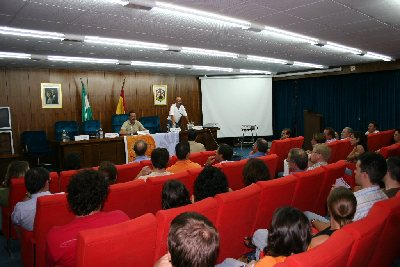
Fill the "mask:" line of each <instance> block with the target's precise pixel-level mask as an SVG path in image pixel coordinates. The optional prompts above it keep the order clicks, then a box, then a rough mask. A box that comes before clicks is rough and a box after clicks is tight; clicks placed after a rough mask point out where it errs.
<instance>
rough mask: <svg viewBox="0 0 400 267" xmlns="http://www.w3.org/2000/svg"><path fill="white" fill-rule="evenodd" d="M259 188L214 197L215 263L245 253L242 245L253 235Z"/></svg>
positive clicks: (255, 186) (247, 188)
mask: <svg viewBox="0 0 400 267" xmlns="http://www.w3.org/2000/svg"><path fill="white" fill-rule="evenodd" d="M260 192H261V188H260V187H259V186H258V185H257V184H252V185H249V186H247V187H245V188H243V189H240V190H237V191H233V192H228V193H223V194H219V195H216V196H215V199H216V200H217V202H218V206H219V209H218V215H217V229H218V232H219V234H220V250H219V256H218V260H217V262H221V261H223V260H224V259H225V258H228V257H230V258H239V257H240V256H241V255H242V254H243V253H245V252H247V251H248V250H247V248H246V247H245V246H244V245H243V240H244V238H245V237H246V236H250V235H251V234H252V233H253V229H254V223H255V219H256V212H255V207H257V205H258V203H259V201H260Z"/></svg>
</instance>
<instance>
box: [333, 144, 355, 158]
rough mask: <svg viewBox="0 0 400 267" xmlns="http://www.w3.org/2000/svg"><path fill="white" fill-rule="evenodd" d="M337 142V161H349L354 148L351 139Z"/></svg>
mask: <svg viewBox="0 0 400 267" xmlns="http://www.w3.org/2000/svg"><path fill="white" fill-rule="evenodd" d="M337 142H338V148H337V150H336V161H339V160H345V159H347V156H348V155H349V154H350V152H351V151H352V149H353V146H352V145H351V143H350V139H344V140H340V141H337Z"/></svg>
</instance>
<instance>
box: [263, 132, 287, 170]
mask: <svg viewBox="0 0 400 267" xmlns="http://www.w3.org/2000/svg"><path fill="white" fill-rule="evenodd" d="M290 147H291V141H290V139H289V138H287V139H284V140H274V141H272V145H271V149H270V151H269V153H268V154H269V155H271V154H276V155H278V157H279V161H278V168H277V170H276V171H277V172H282V171H283V161H284V160H285V159H286V158H287V156H288V153H289V150H290Z"/></svg>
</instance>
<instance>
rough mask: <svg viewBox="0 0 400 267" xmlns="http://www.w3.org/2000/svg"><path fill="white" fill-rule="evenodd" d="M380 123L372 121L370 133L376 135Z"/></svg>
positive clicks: (369, 124) (369, 126) (369, 125)
mask: <svg viewBox="0 0 400 267" xmlns="http://www.w3.org/2000/svg"><path fill="white" fill-rule="evenodd" d="M378 127H379V126H378V123H376V121H371V122H370V123H368V132H369V133H374V132H375V131H376V130H378Z"/></svg>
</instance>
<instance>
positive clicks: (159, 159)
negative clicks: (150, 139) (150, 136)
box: [151, 147, 169, 170]
mask: <svg viewBox="0 0 400 267" xmlns="http://www.w3.org/2000/svg"><path fill="white" fill-rule="evenodd" d="M168 161H169V152H168V150H167V149H166V148H163V147H157V148H155V149H154V150H153V151H152V152H151V164H152V165H153V167H154V168H155V169H159V170H161V169H165V168H167V166H168Z"/></svg>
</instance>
